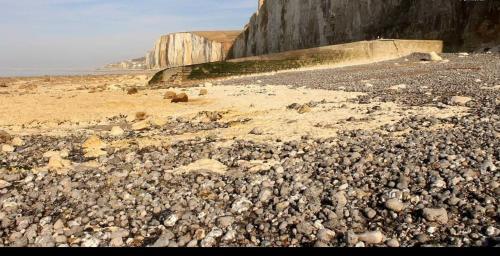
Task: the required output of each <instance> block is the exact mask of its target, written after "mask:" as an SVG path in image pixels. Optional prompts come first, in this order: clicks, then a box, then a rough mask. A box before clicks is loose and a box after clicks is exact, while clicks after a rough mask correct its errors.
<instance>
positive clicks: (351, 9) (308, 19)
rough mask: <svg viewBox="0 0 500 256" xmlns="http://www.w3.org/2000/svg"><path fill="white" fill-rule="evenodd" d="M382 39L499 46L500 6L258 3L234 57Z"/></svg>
mask: <svg viewBox="0 0 500 256" xmlns="http://www.w3.org/2000/svg"><path fill="white" fill-rule="evenodd" d="M377 38H394V39H435V40H444V42H445V47H446V48H447V50H458V49H460V50H464V49H465V50H474V49H476V48H478V47H486V46H492V45H498V44H500V1H497V0H484V1H460V0H456V1H450V0H418V1H417V0H265V1H263V0H259V10H258V12H257V13H255V14H254V15H253V16H252V17H251V19H250V22H249V23H248V25H247V27H246V28H245V31H244V32H243V33H242V34H241V35H240V36H239V37H238V39H237V40H236V41H235V43H234V45H233V49H232V51H231V53H230V57H232V58H239V57H247V56H256V55H262V54H268V53H277V52H283V51H290V50H296V49H305V48H312V47H319V46H325V45H331V44H339V43H346V42H354V41H361V40H373V39H377Z"/></svg>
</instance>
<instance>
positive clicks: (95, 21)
mask: <svg viewBox="0 0 500 256" xmlns="http://www.w3.org/2000/svg"><path fill="white" fill-rule="evenodd" d="M256 9H257V0H0V69H3V70H4V71H3V72H4V73H5V70H10V69H18V68H30V69H40V70H42V69H60V68H89V67H99V66H102V65H104V64H107V63H111V62H116V61H120V60H125V59H130V58H135V57H141V56H143V55H144V54H145V52H146V51H147V50H149V49H150V48H152V47H153V44H154V41H155V40H156V39H157V38H158V37H159V36H160V35H162V34H167V33H170V32H178V31H193V30H224V29H241V28H243V26H244V25H245V24H246V23H247V22H248V20H249V18H250V16H251V14H252V13H253V12H255V10H256Z"/></svg>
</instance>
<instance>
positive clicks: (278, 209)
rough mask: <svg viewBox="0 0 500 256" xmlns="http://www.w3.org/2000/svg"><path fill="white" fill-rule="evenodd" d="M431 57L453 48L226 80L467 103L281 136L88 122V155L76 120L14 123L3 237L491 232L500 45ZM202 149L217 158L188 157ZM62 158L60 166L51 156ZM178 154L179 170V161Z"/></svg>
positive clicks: (1, 187) (275, 240) (209, 242)
mask: <svg viewBox="0 0 500 256" xmlns="http://www.w3.org/2000/svg"><path fill="white" fill-rule="evenodd" d="M443 57H444V58H446V59H449V60H450V61H449V62H432V63H426V64H421V63H419V62H416V61H415V60H412V59H411V58H409V61H405V60H404V59H401V60H398V61H388V62H383V63H378V64H371V65H364V66H356V67H347V68H339V69H330V70H328V69H326V70H316V71H307V72H296V73H283V74H277V75H274V76H262V77H252V78H240V79H235V80H232V81H227V82H225V83H227V84H248V83H257V82H258V81H260V82H259V83H262V84H277V85H294V86H307V87H311V88H321V89H331V90H346V91H356V92H358V91H361V92H366V93H367V94H366V95H365V96H361V97H359V98H357V99H356V100H355V101H357V102H358V103H360V104H363V103H364V102H371V101H395V102H398V103H400V104H404V105H408V106H415V105H416V106H428V105H432V106H438V107H440V108H446V107H448V106H449V105H454V104H465V105H466V106H468V107H469V108H470V113H469V114H468V115H466V116H463V117H450V118H443V119H439V118H422V117H416V116H415V117H411V118H405V119H403V120H401V121H400V122H398V123H396V124H394V125H385V126H382V127H380V129H377V130H375V131H366V130H354V131H344V132H342V131H341V132H340V133H339V134H338V135H337V136H336V137H333V138H322V139H317V138H310V137H307V136H304V137H302V139H300V140H296V141H291V142H281V141H279V140H278V141H269V142H268V143H259V142H253V141H243V140H235V141H229V142H230V143H228V141H221V140H220V139H218V138H217V136H214V137H207V138H193V139H191V140H186V141H180V142H176V143H173V144H172V145H169V146H150V147H145V148H140V147H139V146H138V145H131V146H130V147H127V148H121V149H116V148H105V147H104V146H103V144H106V143H109V142H110V141H111V140H112V138H111V137H106V136H101V137H100V139H101V140H102V143H100V144H99V143H97V144H99V145H101V146H96V147H97V148H98V149H103V151H104V153H103V154H102V155H101V156H99V157H98V158H89V157H88V156H86V154H85V152H88V148H82V144H84V142H85V141H86V140H87V139H88V138H89V135H88V134H86V133H85V132H75V133H74V134H72V135H71V136H65V137H50V136H44V135H30V136H23V137H21V138H20V139H21V140H22V141H23V143H19V142H18V143H17V144H18V146H16V147H15V149H14V151H13V152H11V151H10V150H0V206H1V207H0V246H48V247H52V246H85V247H93V246H157V247H165V246H169V247H177V246H180V247H184V246H187V247H197V246H204V247H211V246H302V247H310V246H318V247H323V246H353V247H354V246H357V247H365V246H388V247H399V246H403V247H407V246H460V247H461V246H464V247H469V246H498V245H499V244H500V224H499V220H500V219H499V218H500V209H499V202H498V201H499V198H500V186H499V182H500V180H499V178H500V172H499V167H500V140H499V132H500V117H499V107H498V103H499V101H500V91H499V88H498V85H500V55H493V54H480V55H470V56H465V57H459V56H458V55H457V54H445V55H443ZM395 63H398V65H396V64H395ZM395 86H396V87H395ZM456 96H460V97H463V98H454V97H456ZM464 98H465V99H464ZM205 114H206V115H207V116H208V117H209V121H207V122H203V123H199V122H196V123H195V122H192V121H190V120H169V121H168V122H167V123H166V124H165V125H164V126H163V127H161V128H155V127H150V128H148V129H146V130H140V131H139V130H138V131H133V130H131V128H130V127H128V126H126V125H125V126H123V127H122V128H123V129H124V130H125V132H124V134H123V137H124V138H128V139H134V138H138V137H141V136H145V134H151V132H153V133H155V135H163V136H168V135H171V134H181V133H186V132H193V131H199V130H211V129H215V128H224V127H225V125H227V124H223V123H218V118H217V113H205ZM118 121H119V122H126V121H124V120H119V119H117V122H118ZM253 133H255V134H259V131H258V130H255V131H253ZM0 136H1V137H0V138H1V139H2V140H3V141H2V143H6V144H5V145H7V144H13V143H14V142H12V141H13V138H11V136H9V135H8V134H6V133H0ZM222 142H224V143H226V144H227V145H226V146H224V147H220V143H222ZM14 144H15V143H14ZM89 147H90V146H89ZM48 151H54V152H56V153H53V154H52V155H51V154H47V152H48ZM54 155H56V156H55V157H54ZM204 159H211V160H214V162H216V163H217V165H218V166H219V167H220V166H225V167H227V170H226V171H221V172H217V173H215V172H211V171H210V170H211V169H210V168H208V167H203V166H202V165H201V164H200V165H199V166H201V167H192V166H193V165H191V164H193V163H195V164H196V163H201V162H200V160H204ZM64 160H69V161H70V162H71V166H70V167H61V166H65V163H64ZM92 163H95V165H93V164H92ZM58 164H59V165H58ZM47 166H49V167H50V166H52V167H50V168H47ZM57 166H59V167H57ZM186 166H188V167H189V166H191V171H188V172H178V171H177V170H179V168H181V167H186ZM51 168H55V169H58V170H59V171H57V172H54V171H51ZM61 169H64V172H62V171H60V170H61Z"/></svg>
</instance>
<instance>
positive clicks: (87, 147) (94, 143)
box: [82, 135, 107, 158]
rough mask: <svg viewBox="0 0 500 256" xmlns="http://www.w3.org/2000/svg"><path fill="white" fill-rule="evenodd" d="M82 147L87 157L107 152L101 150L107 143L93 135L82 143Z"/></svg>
mask: <svg viewBox="0 0 500 256" xmlns="http://www.w3.org/2000/svg"><path fill="white" fill-rule="evenodd" d="M82 147H83V152H84V153H85V157H88V158H95V157H100V156H104V155H106V154H107V152H106V151H104V150H103V149H105V148H106V147H107V144H106V143H105V142H104V141H102V140H101V139H100V138H99V137H97V136H95V135H93V136H91V137H90V138H88V139H87V140H86V141H85V142H84V143H83V145H82Z"/></svg>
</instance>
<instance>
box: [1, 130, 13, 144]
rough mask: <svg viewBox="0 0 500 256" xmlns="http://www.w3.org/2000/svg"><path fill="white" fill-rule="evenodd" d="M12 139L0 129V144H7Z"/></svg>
mask: <svg viewBox="0 0 500 256" xmlns="http://www.w3.org/2000/svg"><path fill="white" fill-rule="evenodd" d="M11 140H12V136H11V135H10V134H9V133H8V132H6V131H2V130H0V144H9V143H10V142H11Z"/></svg>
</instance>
